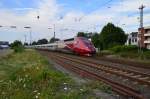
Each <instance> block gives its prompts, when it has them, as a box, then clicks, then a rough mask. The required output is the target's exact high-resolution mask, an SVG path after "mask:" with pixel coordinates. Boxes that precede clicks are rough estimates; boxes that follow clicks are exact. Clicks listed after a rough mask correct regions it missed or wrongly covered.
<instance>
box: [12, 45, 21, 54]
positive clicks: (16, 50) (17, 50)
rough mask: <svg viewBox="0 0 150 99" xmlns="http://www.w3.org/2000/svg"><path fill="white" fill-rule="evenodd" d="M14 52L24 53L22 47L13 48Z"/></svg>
mask: <svg viewBox="0 0 150 99" xmlns="http://www.w3.org/2000/svg"><path fill="white" fill-rule="evenodd" d="M13 49H14V52H16V53H18V52H23V51H24V47H23V46H21V45H20V46H15V47H14V48H13Z"/></svg>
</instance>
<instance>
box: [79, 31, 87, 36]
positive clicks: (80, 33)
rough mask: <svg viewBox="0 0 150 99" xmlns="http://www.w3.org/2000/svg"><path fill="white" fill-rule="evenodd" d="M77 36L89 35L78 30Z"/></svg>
mask: <svg viewBox="0 0 150 99" xmlns="http://www.w3.org/2000/svg"><path fill="white" fill-rule="evenodd" d="M77 37H87V33H84V32H78V34H77Z"/></svg>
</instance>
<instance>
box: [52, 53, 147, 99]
mask: <svg viewBox="0 0 150 99" xmlns="http://www.w3.org/2000/svg"><path fill="white" fill-rule="evenodd" d="M50 57H52V59H53V60H54V61H55V62H57V63H58V64H60V65H61V66H63V67H65V68H67V69H69V70H72V71H73V72H75V73H78V74H81V73H82V75H83V74H84V76H87V77H92V78H95V79H97V80H100V81H103V82H104V83H106V84H108V85H110V86H111V87H112V88H113V90H114V91H116V92H118V93H120V94H122V95H125V96H128V97H132V98H135V99H144V96H143V95H141V94H140V92H138V91H136V90H134V89H133V88H130V87H128V86H125V85H122V84H120V83H117V82H114V81H112V80H110V79H108V78H104V77H102V76H100V75H97V74H95V73H94V72H91V71H87V70H84V69H83V68H80V67H79V66H76V65H73V64H69V63H67V62H65V60H64V59H62V58H60V57H57V56H54V55H53V56H50Z"/></svg>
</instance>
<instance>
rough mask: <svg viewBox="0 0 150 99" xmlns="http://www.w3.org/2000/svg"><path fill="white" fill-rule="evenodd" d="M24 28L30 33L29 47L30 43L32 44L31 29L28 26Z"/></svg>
mask: <svg viewBox="0 0 150 99" xmlns="http://www.w3.org/2000/svg"><path fill="white" fill-rule="evenodd" d="M24 28H26V29H29V33H30V45H31V43H32V34H31V27H30V26H26V27H24Z"/></svg>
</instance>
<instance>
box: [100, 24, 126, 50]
mask: <svg viewBox="0 0 150 99" xmlns="http://www.w3.org/2000/svg"><path fill="white" fill-rule="evenodd" d="M99 38H100V43H101V47H102V49H108V48H111V47H113V46H116V45H123V44H124V43H125V42H126V39H127V36H126V34H125V32H124V31H123V29H122V28H120V27H117V26H115V25H114V24H112V23H108V24H107V25H106V26H104V27H103V29H102V31H101V33H100V37H99Z"/></svg>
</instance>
